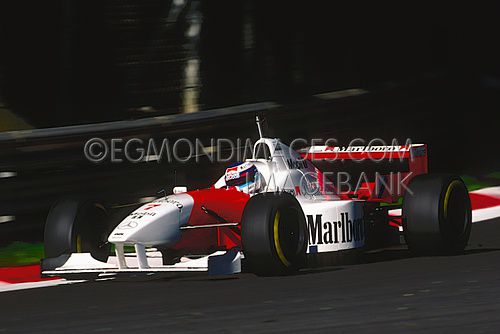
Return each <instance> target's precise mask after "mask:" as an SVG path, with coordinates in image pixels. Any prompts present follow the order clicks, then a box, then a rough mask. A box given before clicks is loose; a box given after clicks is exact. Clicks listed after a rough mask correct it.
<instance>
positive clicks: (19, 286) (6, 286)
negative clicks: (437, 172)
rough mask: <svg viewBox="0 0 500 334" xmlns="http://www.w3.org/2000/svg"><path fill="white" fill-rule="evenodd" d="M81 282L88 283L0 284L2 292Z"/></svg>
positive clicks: (71, 282) (63, 281)
mask: <svg viewBox="0 0 500 334" xmlns="http://www.w3.org/2000/svg"><path fill="white" fill-rule="evenodd" d="M81 282H86V281H85V280H74V281H68V280H65V279H55V280H50V281H40V282H26V283H14V284H9V283H4V282H2V283H0V292H7V291H15V290H24V289H34V288H44V287H49V286H56V285H62V284H74V283H81Z"/></svg>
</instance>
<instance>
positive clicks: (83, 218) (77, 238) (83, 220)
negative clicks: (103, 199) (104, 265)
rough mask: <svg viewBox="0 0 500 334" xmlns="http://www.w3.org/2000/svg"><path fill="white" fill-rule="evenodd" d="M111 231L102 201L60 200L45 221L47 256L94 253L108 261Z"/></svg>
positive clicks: (93, 254) (94, 255)
mask: <svg viewBox="0 0 500 334" xmlns="http://www.w3.org/2000/svg"><path fill="white" fill-rule="evenodd" d="M109 232H110V231H109V224H108V216H107V213H106V210H105V208H104V207H103V206H102V205H101V204H99V203H98V202H95V201H82V200H78V199H63V200H59V201H58V202H56V203H55V204H54V205H53V206H52V208H51V209H50V212H49V215H48V216H47V221H46V223H45V232H44V247H45V257H46V258H56V257H58V256H60V255H63V254H71V253H90V254H91V255H92V257H93V258H95V259H97V260H99V261H103V262H106V261H107V259H108V256H109V253H110V250H111V249H110V248H111V246H110V244H109V243H107V237H108V234H109Z"/></svg>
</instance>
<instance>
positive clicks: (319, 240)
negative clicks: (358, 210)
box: [307, 212, 365, 245]
mask: <svg viewBox="0 0 500 334" xmlns="http://www.w3.org/2000/svg"><path fill="white" fill-rule="evenodd" d="M322 216H323V215H321V214H318V215H316V217H313V215H307V226H308V228H309V245H316V244H317V245H322V244H334V243H335V244H338V243H346V242H353V241H360V240H363V239H364V238H365V230H364V226H363V219H355V220H354V221H351V220H350V219H349V214H348V213H347V212H345V213H341V214H340V216H341V220H339V221H334V222H322Z"/></svg>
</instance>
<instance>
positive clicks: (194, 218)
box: [42, 137, 472, 277]
mask: <svg viewBox="0 0 500 334" xmlns="http://www.w3.org/2000/svg"><path fill="white" fill-rule="evenodd" d="M366 158H371V160H372V162H373V160H375V161H376V162H377V163H375V164H374V166H375V167H376V169H377V168H379V169H380V170H381V171H380V172H379V173H375V180H374V179H373V178H371V179H370V178H369V177H368V176H367V173H364V171H363V172H362V173H358V174H360V175H364V177H362V178H360V181H359V182H358V184H357V185H358V187H355V189H349V190H348V191H341V189H339V188H341V185H339V184H335V182H333V181H332V176H333V177H335V175H336V174H338V171H339V170H338V168H339V167H338V166H337V165H336V164H335V163H334V162H340V163H341V164H344V163H345V162H346V163H349V162H352V161H356V162H357V161H360V160H363V159H366ZM392 160H394V161H396V160H397V161H398V163H397V164H395V165H391V164H387V163H386V162H390V161H392ZM325 163H326V164H328V163H331V164H330V165H329V166H330V169H333V173H329V172H328V171H325V170H324V169H323V171H321V170H320V169H318V168H317V166H319V165H321V164H325ZM360 166H363V163H361V164H356V166H355V168H356V169H358V170H359V169H360ZM382 166H384V167H383V168H382ZM394 166H397V167H394ZM344 167H345V166H344ZM336 168H337V169H336ZM344 171H345V170H344ZM347 172H349V170H347ZM401 199H402V202H401ZM471 222H472V220H471V205H470V200H469V196H468V192H467V188H466V187H465V185H464V183H463V182H462V180H461V179H460V178H459V177H456V176H453V175H447V174H446V175H443V174H439V175H432V174H427V147H426V146H425V145H423V144H412V145H405V146H372V147H355V146H351V147H347V148H345V147H330V146H312V147H309V148H307V149H304V150H300V151H295V150H292V149H291V148H290V147H289V146H287V145H285V144H283V143H282V142H280V140H278V139H271V138H262V137H261V138H260V139H259V140H258V141H257V142H256V143H255V146H254V151H253V157H252V159H247V160H246V161H245V162H243V163H241V164H239V165H236V166H232V167H229V168H227V170H226V173H225V174H224V175H223V176H222V177H221V178H220V179H219V180H218V181H217V182H216V183H215V184H214V185H213V186H212V187H210V188H208V189H199V190H192V191H187V189H186V188H185V187H176V188H174V191H173V194H172V195H168V196H165V197H161V198H157V199H155V200H153V201H152V202H150V203H147V204H145V205H143V206H141V207H140V208H138V209H137V210H135V211H133V212H132V213H130V215H128V216H127V217H126V218H125V219H124V220H123V221H122V222H121V223H120V224H118V225H117V226H115V227H111V228H112V231H111V232H110V229H111V228H110V227H109V224H106V213H105V208H104V207H103V206H101V205H99V204H98V203H95V202H92V201H76V200H71V199H67V200H61V201H59V202H58V203H56V204H55V205H54V206H53V207H52V209H51V211H50V213H49V216H48V218H47V223H46V227H45V240H44V242H45V255H46V257H47V258H45V259H43V260H42V275H44V276H59V277H77V276H81V275H91V276H94V277H95V276H99V277H103V276H116V275H119V274H129V275H130V274H132V275H139V274H144V275H151V274H159V273H165V272H179V271H180V272H185V271H208V273H209V274H211V275H225V274H234V273H238V272H240V271H241V270H242V263H243V268H244V270H248V271H250V272H254V273H256V274H260V275H281V274H287V273H293V272H295V271H297V270H298V269H300V268H304V267H310V266H317V265H324V264H332V263H334V261H335V259H338V256H339V255H341V254H349V253H351V254H352V252H356V253H357V252H359V251H360V250H366V249H367V248H373V247H380V246H384V245H386V244H387V243H390V242H392V241H394V240H393V239H392V238H391V237H390V236H394V235H396V236H397V238H396V242H399V241H400V239H401V238H400V235H401V234H402V235H403V236H404V241H405V242H406V244H407V245H408V247H409V248H410V250H411V251H413V252H414V253H415V254H435V253H456V252H461V251H463V250H464V248H465V246H466V244H467V241H468V239H469V235H470V230H471ZM132 247H133V248H132ZM113 248H114V256H110V254H112V251H113ZM130 249H132V251H127V250H130ZM332 261H333V262H332Z"/></svg>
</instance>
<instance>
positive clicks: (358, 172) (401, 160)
mask: <svg viewBox="0 0 500 334" xmlns="http://www.w3.org/2000/svg"><path fill="white" fill-rule="evenodd" d="M298 153H299V154H300V155H301V157H302V158H304V159H308V160H310V161H311V162H313V164H314V165H316V166H317V167H319V169H320V170H321V171H322V172H323V173H325V174H326V173H330V174H331V173H339V172H344V173H348V174H349V175H350V177H351V179H352V180H353V181H354V183H355V186H357V189H354V190H353V191H351V192H348V193H347V196H348V197H351V198H352V197H356V198H361V199H367V200H372V201H380V202H394V201H397V200H398V199H399V197H401V196H402V195H403V194H404V191H405V186H406V185H408V183H409V182H410V180H411V179H412V178H413V177H415V176H417V175H420V174H427V173H428V155H427V145H426V144H410V145H393V146H311V147H308V148H305V149H302V150H299V151H298ZM378 179H380V180H378ZM378 181H379V182H378ZM333 183H334V185H335V184H338V182H337V183H335V182H334V181H333ZM380 183H382V184H383V185H384V183H386V184H385V187H383V189H382V188H381V187H380ZM387 184H390V185H391V189H388V186H387ZM393 184H394V185H397V189H396V190H395V189H394V188H392V185H393ZM360 186H361V187H360ZM353 187H354V186H353ZM337 191H339V192H341V191H340V190H339V189H337ZM344 195H346V194H344Z"/></svg>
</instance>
